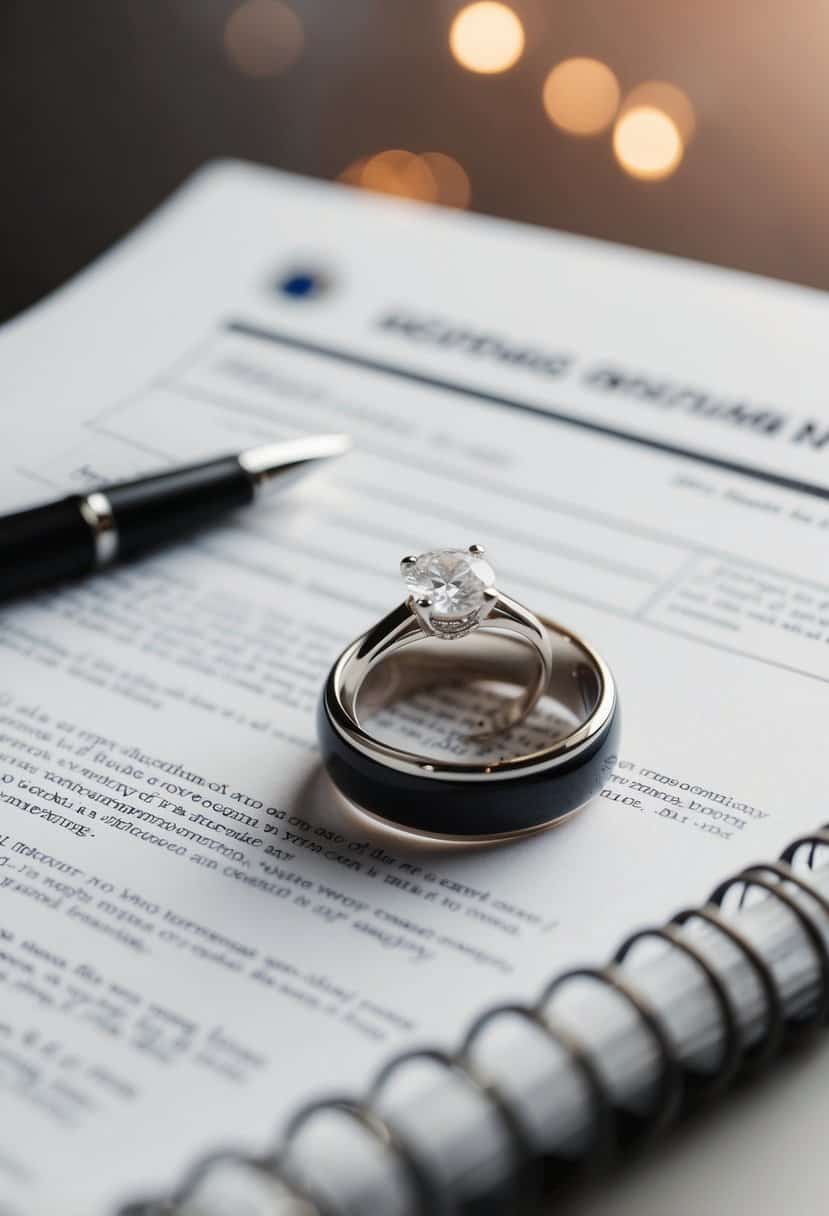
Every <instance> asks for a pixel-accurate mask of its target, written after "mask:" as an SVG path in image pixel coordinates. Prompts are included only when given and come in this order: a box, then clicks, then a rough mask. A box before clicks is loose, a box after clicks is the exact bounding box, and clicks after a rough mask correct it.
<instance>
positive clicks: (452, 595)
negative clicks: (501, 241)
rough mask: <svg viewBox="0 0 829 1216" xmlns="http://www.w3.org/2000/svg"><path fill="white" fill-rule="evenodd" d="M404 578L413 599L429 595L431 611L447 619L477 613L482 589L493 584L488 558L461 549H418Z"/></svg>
mask: <svg viewBox="0 0 829 1216" xmlns="http://www.w3.org/2000/svg"><path fill="white" fill-rule="evenodd" d="M404 578H405V581H406V586H407V587H408V588H409V593H410V595H411V596H412V598H413V599H414V600H420V599H425V598H428V599H430V600H431V601H432V607H431V612H432V614H433V615H434V616H436V617H441V618H444V619H446V620H450V621H454V620H462V619H464V618H466V617H468V616H470V615H471V614H473V613H480V612H481V610H482V609H483V608H484V607H485V600H484V591H485V589H486V588H487V587H492V586H494V585H495V571H494V570H493V569H492V566H490V564H489V562H485V561H484V560H483V558H481V557H477V556H476V555H475V554H473V553H469V552H466V551H464V550H463V549H441V550H439V551H437V552H435V553H421V555H420V557H419V558H418V559H417V561H416V562H414V563H413V564H412V565H411V566H410V567H409V568H408V569H407V570H406V572H405V575H404Z"/></svg>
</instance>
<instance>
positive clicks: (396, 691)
mask: <svg viewBox="0 0 829 1216" xmlns="http://www.w3.org/2000/svg"><path fill="white" fill-rule="evenodd" d="M400 569H401V574H402V576H403V580H404V583H405V585H406V591H407V592H408V594H407V597H406V599H405V600H404V601H403V603H402V604H399V605H398V607H396V608H395V609H393V610H392V611H391V612H390V613H389V614H388V615H387V616H385V617H384V618H383V619H382V620H381V621H379V622H378V623H377V624H376V625H374V626H373V628H371V629H369V630H368V632H367V633H365V634H363V635H362V636H361V637H358V638H357V639H355V641H353V642H352V643H351V645H350V646H347V647H346V649H345V650H344V651H343V653H342V654H341V655H340V657H339V658H338V659H337V660H336V662H335V663H334V665H333V667H332V668H331V671H330V672H329V675H328V679H327V681H326V683H325V688H324V690H323V695H322V699H321V701H320V707H319V714H318V718H317V733H318V738H319V743H320V752H321V755H322V759H323V763H324V764H325V767H326V768H327V770H328V773H329V776H330V777H331V778H332V780H333V782H334V784H335V785H336V786H337V787H338V789H339V791H340V793H341V794H343V795H344V796H345V797H346V798H347V799H348V800H349V801H350V802H351V803H352V804H353V805H355V806H356V807H358V808H359V809H360V810H362V811H364V812H366V813H367V814H369V815H371V816H374V817H375V818H379V819H381V820H383V821H384V822H385V823H388V824H391V825H393V826H395V827H397V828H399V829H402V830H404V831H410V832H415V833H417V834H420V835H427V836H437V837H440V838H446V839H453V840H458V839H460V840H471V839H475V840H500V839H504V838H507V837H511V836H515V835H518V834H522V833H525V832H528V831H537V830H538V829H539V828H541V827H544V826H547V825H549V824H551V823H553V822H557V821H559V820H561V819H562V818H564V817H565V816H566V815H570V814H572V813H573V812H574V811H575V810H578V809H579V808H580V807H581V806H583V805H584V804H585V803H587V802H588V801H589V800H590V799H591V798H592V797H594V796H595V795H596V794H598V792H599V790H600V789H601V787H602V785H603V784H604V782H605V781H606V780H607V775H608V772H609V771H610V769H611V768H612V765H613V762H614V759H615V747H616V743H617V739H618V729H619V714H618V706H617V694H616V686H615V683H614V681H613V677H612V675H611V673H610V669H609V668H608V666H607V664H606V663H605V662H604V660H603V659H602V658H601V657H600V656H599V655H598V654H597V653H596V651H595V650H593V649H592V647H590V646H589V645H588V644H587V643H586V642H584V641H583V640H582V639H581V638H579V637H577V636H576V634H574V633H572V632H570V630H568V629H565V628H564V627H563V626H561V625H558V624H556V623H554V622H553V621H550V620H547V619H546V618H544V617H540V616H536V615H535V614H534V613H532V612H530V611H529V610H528V609H527V608H525V607H524V606H523V605H522V604H519V603H517V602H516V601H515V600H513V599H510V598H509V596H507V595H505V594H504V593H503V592H502V591H500V590H499V589H498V588H497V586H496V583H495V572H494V570H493V568H492V566H491V565H490V563H489V562H488V561H487V559H486V557H485V554H484V551H483V549H481V548H480V546H478V545H472V546H470V548H469V549H465V550H463V549H444V550H440V551H438V552H432V553H423V554H421V555H420V556H419V557H404V558H403V560H402V562H401V563H400ZM453 684H454V685H466V684H469V685H473V686H476V687H477V686H480V687H481V690H482V692H483V689H492V687H493V686H495V688H497V690H498V691H499V692H500V691H501V690H502V689H503V688H504V686H510V687H512V688H516V687H517V688H518V689H520V692H519V693H518V694H517V695H514V694H513V695H512V696H511V697H510V698H509V699H501V698H499V706H500V707H499V709H498V710H497V711H496V712H495V714H494V716H493V717H491V718H490V720H489V722H483V721H481V720H480V719H478V718H477V714H479V713H480V712H481V710H480V708H478V709H477V710H475V711H465V710H463V709H462V710H461V717H460V719H455V723H454V725H452V722H451V721H450V724H449V726H448V727H447V725H446V721H444V722H443V723H441V722H440V721H436V724H435V725H434V726H431V725H429V726H428V729H426V733H425V734H424V732H423V729H422V722H423V719H422V718H421V719H420V720H418V718H417V716H415V718H414V719H411V718H408V719H407V718H406V716H405V714H404V719H403V720H404V722H406V723H407V738H410V739H413V740H418V739H422V740H424V741H426V743H427V746H434V747H436V748H437V750H438V751H440V749H441V746H442V745H441V744H440V742H439V740H440V738H441V737H443V738H444V740H445V741H446V742H448V743H452V745H453V746H452V747H450V748H449V751H450V753H451V757H452V758H449V759H447V758H446V756H445V754H444V753H443V752H441V755H439V756H438V755H429V754H425V753H423V752H419V751H414V750H412V751H409V750H404V749H403V748H401V747H398V746H396V745H394V744H392V743H391V742H389V741H387V740H386V739H383V738H381V737H378V735H376V734H375V733H373V731H372V730H371V729H370V726H371V715H372V714H373V713H374V712H376V711H379V710H384V709H386V708H388V707H390V706H392V705H393V704H395V703H396V702H405V701H406V700H407V698H409V697H411V696H412V695H413V694H417V693H419V692H421V691H429V690H435V689H441V688H446V687H447V686H449V685H453ZM475 695H478V694H475ZM542 697H543V698H545V703H546V701H549V703H550V706H551V707H552V708H554V711H555V712H554V714H553V716H550V715H549V714H548V715H547V716H546V718H545V719H544V722H543V724H541V718H540V717H539V718H538V720H536V719H534V720H533V722H532V723H525V721H524V720H525V719H526V718H527V717H528V715H529V714H530V713H531V711H532V710H533V709H534V708H535V706H536V705H537V704H538V702H539V700H540V699H541V698H542ZM484 700H486V697H484ZM439 704H440V702H439ZM474 704H476V705H480V704H481V701H480V700H476V701H475V702H474ZM472 712H474V713H475V718H474V719H472V722H471V723H470V718H471V714H472ZM438 716H439V717H440V713H439V714H438ZM449 717H450V719H451V714H450V715H449ZM419 723H420V725H419ZM470 724H472V725H474V726H475V727H476V728H477V729H476V730H475V731H474V733H472V734H471V735H470V734H469V726H470ZM509 728H517V729H515V730H514V732H512V733H511V734H510V735H509V736H508V737H506V736H502V735H501V732H504V731H506V730H507V729H509ZM419 730H420V733H418V731H419ZM442 730H443V732H444V734H443V736H441V731H442ZM447 730H448V732H449V734H448V736H447V734H446V732H447ZM499 736H500V740H499ZM430 738H431V739H434V740H438V742H436V743H434V745H433V744H431V743H428V740H429V739H430ZM507 738H508V739H509V744H507V742H506V741H505V740H506V739H507ZM494 741H497V748H496V751H495V754H494V755H493V754H492V748H491V747H490V749H489V755H488V756H487V757H485V758H481V759H477V758H476V757H477V756H482V754H483V750H486V749H485V748H484V743H489V744H491V745H493V744H494ZM455 744H457V745H458V747H457V750H455ZM476 749H477V750H476ZM456 755H471V756H472V757H473V758H472V759H471V760H469V761H465V760H460V759H455V758H454V757H455V756H456Z"/></svg>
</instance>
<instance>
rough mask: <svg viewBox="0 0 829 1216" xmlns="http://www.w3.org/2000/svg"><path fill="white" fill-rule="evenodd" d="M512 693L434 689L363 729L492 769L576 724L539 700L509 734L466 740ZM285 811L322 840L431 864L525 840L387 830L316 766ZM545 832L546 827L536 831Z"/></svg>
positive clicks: (498, 688)
mask: <svg viewBox="0 0 829 1216" xmlns="http://www.w3.org/2000/svg"><path fill="white" fill-rule="evenodd" d="M517 691H520V690H516V688H515V687H514V686H512V685H507V684H503V683H496V682H494V681H488V682H480V683H472V684H447V685H445V686H440V687H434V686H433V687H430V688H426V689H420V690H419V691H417V692H415V693H413V694H411V695H409V696H407V697H406V698H405V699H404V700H400V701H396V702H394V703H393V704H391V705H387V706H385V707H384V708H383V709H381V710H378V711H376V712H373V713H372V714H371V715H370V716H369V717H367V719H366V721H365V723H364V724H365V725H366V726H367V727H368V728H369V729H370V730H371V733H372V734H373V735H374V736H375V737H376V738H378V739H381V740H382V741H383V742H384V743H389V744H391V745H392V746H394V747H398V748H400V749H402V750H405V751H414V752H422V753H424V754H426V755H428V756H429V757H430V758H434V759H438V760H449V761H456V762H459V763H473V762H474V763H492V762H494V761H497V760H501V761H503V760H505V759H511V758H512V757H514V756H520V755H525V754H527V753H532V752H534V751H539V750H541V749H543V748H547V747H550V745H551V744H552V743H554V742H555V741H556V740H558V739H561V738H564V737H565V736H566V735H568V734H569V733H570V732H571V731H572V730H573V729H574V728H575V727H576V726H577V725H578V721H577V719H576V718H575V716H574V715H572V714H571V713H570V711H569V710H567V709H565V708H564V707H563V706H562V705H560V704H558V703H557V702H554V701H552V700H550V699H549V698H546V697H545V698H544V699H543V700H542V701H541V702H539V704H538V705H537V706H536V707H535V709H534V710H533V711H532V713H531V714H530V715H529V716H528V718H527V719H526V721H525V722H523V723H521V724H520V725H519V726H516V727H513V729H512V730H510V731H506V732H504V733H503V734H502V735H500V736H498V737H493V738H491V739H488V740H481V739H471V738H470V737H469V736H470V734H471V733H473V732H474V730H475V728H476V727H477V726H478V725H479V724H480V722H481V720H482V719H483V720H486V719H488V718H489V717H490V716H493V715H494V714H495V713H496V712H497V710H498V708H499V706H502V705H503V703H504V700H505V699H511V698H512V697H514V696H515V695H516V692H517ZM290 813H291V815H293V816H296V817H297V818H299V819H304V820H305V821H306V822H307V823H308V824H310V825H311V828H312V831H316V830H317V829H321V835H322V837H323V840H324V839H325V833H332V834H334V835H338V836H341V837H345V838H346V841H352V840H355V839H358V840H368V841H370V842H371V843H372V845H373V846H375V847H377V848H386V849H393V850H394V851H395V852H396V853H397V854H405V855H409V854H410V855H412V856H417V857H420V858H428V857H429V856H432V857H435V858H436V859H437V858H438V857H440V856H446V855H448V854H450V853H451V854H453V855H455V856H457V854H458V853H459V852H462V853H472V852H477V851H479V850H481V849H491V848H494V847H504V845H505V844H507V843H509V844H513V845H514V844H517V843H518V842H519V841H520V839H522V838H523V839H526V836H524V837H516V840H515V841H512V842H507V841H503V840H502V841H499V842H493V841H486V840H454V839H447V840H441V839H439V838H435V837H430V836H428V835H418V834H417V833H414V832H408V831H406V830H404V829H402V828H396V827H394V826H393V825H392V824H391V823H389V824H388V825H386V824H385V823H382V822H381V821H380V820H379V819H376V818H375V817H374V816H371V815H369V814H367V813H365V812H364V811H362V810H361V809H360V808H358V807H356V806H354V805H353V804H352V803H351V802H350V801H349V800H348V799H347V798H345V797H344V796H343V795H342V794H341V793H340V791H339V790H338V789H337V788H336V786H335V785H334V783H333V782H332V781H331V779H330V777H329V776H328V774H327V773H326V772H325V770H324V768H323V767H322V765H318V766H317V767H316V768H315V769H314V770H313V771H312V772H311V773H309V775H308V778H307V780H306V781H305V782H304V783H303V786H302V788H301V789H299V790H298V791H297V794H296V796H295V799H294V801H293V805H292V807H291V811H290ZM566 822H567V819H566V818H565V819H564V820H563V821H562V822H561V824H557V825H553V826H557V827H561V828H563V827H564V826H565V825H566ZM549 830H550V827H549V826H546V827H541V828H539V829H538V831H540V832H541V831H549ZM530 834H532V833H530Z"/></svg>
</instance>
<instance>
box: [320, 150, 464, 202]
mask: <svg viewBox="0 0 829 1216" xmlns="http://www.w3.org/2000/svg"><path fill="white" fill-rule="evenodd" d="M337 181H340V182H344V183H345V184H346V185H348V186H359V187H361V188H362V189H363V190H375V191H377V192H378V193H380V194H396V195H397V196H398V197H400V198H409V199H414V200H415V201H416V202H421V203H440V204H441V205H442V206H444V207H461V208H462V207H468V206H469V200H470V197H471V194H472V188H471V185H470V182H469V178H468V176H467V174H466V172H465V171H464V169H463V166H462V165H460V164H459V163H458V162H457V161H456V160H455V158H454V157H452V156H448V155H447V154H446V153H445V152H423V153H421V154H420V155H417V154H416V153H414V152H406V151H405V150H403V149H402V148H390V149H388V150H387V151H385V152H378V153H376V155H374V156H360V157H358V158H357V160H354V161H352V162H351V164H350V165H347V166H346V168H345V169H343V171H342V173H340V174H339V176H338V177H337Z"/></svg>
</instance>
